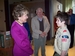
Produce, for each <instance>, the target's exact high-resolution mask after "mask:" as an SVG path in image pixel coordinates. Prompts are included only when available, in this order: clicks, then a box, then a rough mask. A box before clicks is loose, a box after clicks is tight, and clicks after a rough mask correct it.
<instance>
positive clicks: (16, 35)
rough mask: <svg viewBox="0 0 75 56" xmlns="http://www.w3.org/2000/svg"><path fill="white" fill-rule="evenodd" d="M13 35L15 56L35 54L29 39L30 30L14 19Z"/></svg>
mask: <svg viewBox="0 0 75 56" xmlns="http://www.w3.org/2000/svg"><path fill="white" fill-rule="evenodd" d="M11 35H12V38H13V39H14V47H13V55H14V56H30V55H31V54H33V50H32V47H31V44H30V41H29V39H28V32H27V30H26V29H25V28H24V27H23V26H20V25H19V24H18V23H17V22H15V21H14V22H13V24H12V26H11Z"/></svg>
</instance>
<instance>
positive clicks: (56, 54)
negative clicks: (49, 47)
mask: <svg viewBox="0 0 75 56" xmlns="http://www.w3.org/2000/svg"><path fill="white" fill-rule="evenodd" d="M53 56H60V55H59V54H58V53H57V52H54V54H53ZM65 56H68V54H67V55H65Z"/></svg>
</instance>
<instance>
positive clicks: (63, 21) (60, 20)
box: [53, 12, 71, 56]
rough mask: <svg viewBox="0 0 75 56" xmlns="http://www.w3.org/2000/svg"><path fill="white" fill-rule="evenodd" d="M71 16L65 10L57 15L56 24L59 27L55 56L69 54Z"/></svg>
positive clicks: (55, 43) (66, 55)
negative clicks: (69, 23)
mask: <svg viewBox="0 0 75 56" xmlns="http://www.w3.org/2000/svg"><path fill="white" fill-rule="evenodd" d="M68 19H69V16H68V14H67V13H65V12H61V13H59V14H57V15H56V24H57V26H58V27H59V28H58V29H57V32H56V37H55V42H54V50H55V52H54V55H53V56H68V50H69V46H70V41H71V40H70V33H69V31H68V29H67V26H66V25H67V24H68Z"/></svg>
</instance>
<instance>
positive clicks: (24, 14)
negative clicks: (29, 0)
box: [19, 12, 28, 23]
mask: <svg viewBox="0 0 75 56" xmlns="http://www.w3.org/2000/svg"><path fill="white" fill-rule="evenodd" d="M27 19H28V13H26V12H23V15H22V16H21V17H19V20H20V21H21V22H22V23H25V22H27Z"/></svg>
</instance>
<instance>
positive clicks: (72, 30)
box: [67, 25, 74, 48]
mask: <svg viewBox="0 0 75 56" xmlns="http://www.w3.org/2000/svg"><path fill="white" fill-rule="evenodd" d="M67 28H68V30H69V32H70V34H71V43H70V48H72V47H73V43H74V25H67Z"/></svg>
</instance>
